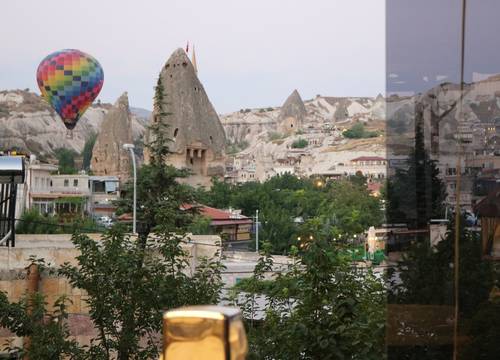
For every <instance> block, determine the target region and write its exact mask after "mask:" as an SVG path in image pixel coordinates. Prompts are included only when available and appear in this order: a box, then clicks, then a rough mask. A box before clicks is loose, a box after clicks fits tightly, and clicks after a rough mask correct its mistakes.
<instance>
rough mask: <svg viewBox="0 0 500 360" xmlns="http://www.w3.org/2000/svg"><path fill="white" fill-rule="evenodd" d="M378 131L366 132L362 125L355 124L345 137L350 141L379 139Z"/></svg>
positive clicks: (345, 133) (346, 132) (345, 132)
mask: <svg viewBox="0 0 500 360" xmlns="http://www.w3.org/2000/svg"><path fill="white" fill-rule="evenodd" d="M377 136H378V133H377V132H376V131H366V129H365V126H364V125H363V124H362V123H356V124H354V125H353V126H352V127H351V128H350V129H349V130H346V131H344V137H346V138H349V139H366V138H373V137H377Z"/></svg>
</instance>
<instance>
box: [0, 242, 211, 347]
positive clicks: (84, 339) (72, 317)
mask: <svg viewBox="0 0 500 360" xmlns="http://www.w3.org/2000/svg"><path fill="white" fill-rule="evenodd" d="M87 235H88V236H89V237H91V238H92V239H95V240H100V238H101V235H100V234H87ZM189 238H190V239H189V240H188V239H187V240H186V243H184V244H183V248H184V249H185V250H186V251H187V252H188V254H189V256H190V258H189V262H190V270H191V271H194V270H195V269H196V266H197V264H198V259H199V258H200V257H202V256H207V257H214V256H215V255H216V252H217V250H218V249H219V247H218V245H217V243H219V242H220V237H219V236H215V235H191V236H190V237H189ZM78 255H79V252H78V250H77V249H75V248H74V246H73V244H72V242H71V235H70V234H61V235H52V234H51V235H42V234H33V235H31V234H27V235H17V237H16V247H15V248H7V247H0V291H3V292H5V293H7V296H8V298H9V300H10V301H19V300H20V299H21V297H22V296H24V295H25V294H26V292H27V290H28V279H27V267H28V266H29V265H30V261H29V258H30V257H31V256H36V257H38V258H43V259H45V261H46V262H47V263H50V264H51V265H52V266H59V265H62V264H63V263H65V262H69V263H71V264H76V257H77V256H78ZM38 291H39V292H40V293H42V294H43V295H44V296H46V302H47V303H48V310H49V311H52V310H53V308H52V306H53V304H54V302H55V300H56V299H57V298H59V297H60V296H61V295H64V294H65V295H67V297H68V298H69V300H71V304H69V305H68V313H69V319H68V321H69V328H70V332H71V335H72V336H74V337H75V338H76V339H77V341H78V342H79V343H81V344H82V345H85V344H89V342H90V339H91V338H93V337H95V335H96V333H95V329H94V328H93V326H92V322H91V320H90V318H89V315H88V311H89V309H88V306H87V302H86V301H85V300H86V297H87V294H86V292H85V291H83V290H81V289H77V288H73V287H72V286H71V285H70V284H69V282H68V280H67V279H65V278H61V277H56V276H53V275H49V274H41V277H40V281H39V282H38ZM8 341H12V342H13V344H14V345H18V346H21V345H22V341H23V339H21V338H16V337H14V336H13V334H11V333H10V332H9V331H7V330H6V329H2V328H0V349H1V347H3V345H4V344H5V343H6V342H8ZM0 354H1V351H0Z"/></svg>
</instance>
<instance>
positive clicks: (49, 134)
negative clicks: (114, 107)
mask: <svg viewBox="0 0 500 360" xmlns="http://www.w3.org/2000/svg"><path fill="white" fill-rule="evenodd" d="M110 108H111V105H109V104H94V105H92V106H91V107H90V108H89V109H88V110H87V111H86V112H85V114H84V116H83V117H82V118H81V119H80V121H79V122H78V124H77V125H76V127H75V129H74V130H73V136H72V138H70V137H68V136H67V130H66V127H65V126H64V124H63V123H62V121H61V120H60V119H59V116H58V115H57V114H56V113H55V112H54V111H53V110H52V108H51V107H50V106H49V105H48V104H47V102H45V100H44V99H43V98H41V97H40V96H39V95H37V94H35V93H32V92H29V91H27V90H12V91H0V150H8V149H19V150H22V151H25V152H29V153H34V154H36V155H38V156H41V157H42V158H46V159H50V158H53V157H54V150H56V149H58V148H66V149H73V150H75V151H76V152H78V153H80V152H81V151H82V150H83V146H84V144H85V141H86V140H87V139H88V138H89V137H90V135H91V133H99V131H100V126H101V123H102V121H103V120H104V117H105V115H106V113H107V112H108V111H109V109H110ZM145 125H146V122H145V121H144V120H143V119H141V118H139V117H136V116H134V115H132V134H133V138H134V139H137V138H139V137H140V136H142V134H143V133H144V129H145Z"/></svg>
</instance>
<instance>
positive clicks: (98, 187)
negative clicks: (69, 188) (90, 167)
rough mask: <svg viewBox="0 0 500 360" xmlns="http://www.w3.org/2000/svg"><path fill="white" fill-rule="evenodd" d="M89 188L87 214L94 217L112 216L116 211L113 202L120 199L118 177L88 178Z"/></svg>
mask: <svg viewBox="0 0 500 360" xmlns="http://www.w3.org/2000/svg"><path fill="white" fill-rule="evenodd" d="M89 188H90V198H89V212H90V213H91V214H92V215H93V216H94V217H96V216H104V215H107V216H109V217H111V216H113V215H114V213H115V211H116V205H115V204H114V202H115V201H116V200H118V199H119V198H120V179H119V178H118V176H90V177H89Z"/></svg>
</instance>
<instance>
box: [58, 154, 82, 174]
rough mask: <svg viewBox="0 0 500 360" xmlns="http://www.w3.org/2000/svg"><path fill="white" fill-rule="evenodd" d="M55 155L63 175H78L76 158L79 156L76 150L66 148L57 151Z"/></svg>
mask: <svg viewBox="0 0 500 360" xmlns="http://www.w3.org/2000/svg"><path fill="white" fill-rule="evenodd" d="M54 152H55V155H56V157H57V160H58V165H59V172H60V173H61V174H76V173H77V172H78V171H77V169H76V167H75V157H76V156H77V155H78V154H77V153H76V152H75V151H74V150H68V149H65V148H59V149H56V150H55V151H54Z"/></svg>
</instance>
